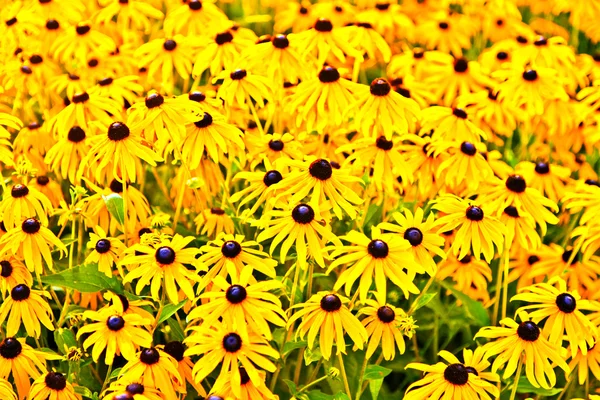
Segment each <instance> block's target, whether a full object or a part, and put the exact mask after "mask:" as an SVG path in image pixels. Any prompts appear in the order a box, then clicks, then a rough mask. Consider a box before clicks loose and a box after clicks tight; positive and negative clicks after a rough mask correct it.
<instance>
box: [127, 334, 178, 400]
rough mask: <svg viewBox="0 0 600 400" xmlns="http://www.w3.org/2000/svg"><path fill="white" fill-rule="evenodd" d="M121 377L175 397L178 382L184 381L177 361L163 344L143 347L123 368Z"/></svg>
mask: <svg viewBox="0 0 600 400" xmlns="http://www.w3.org/2000/svg"><path fill="white" fill-rule="evenodd" d="M120 375H121V377H122V378H121V379H124V380H126V381H127V382H135V383H141V384H142V385H143V386H144V387H145V388H151V389H157V390H159V391H160V392H161V393H162V394H163V396H165V397H168V398H171V399H175V398H177V394H176V392H175V387H176V385H175V384H176V382H182V378H181V376H180V375H179V372H178V370H177V361H175V359H174V358H173V357H171V356H170V355H169V354H167V353H166V352H165V351H164V350H163V349H162V346H160V347H150V348H147V349H143V350H141V351H140V352H138V353H137V354H136V357H135V358H134V359H133V360H129V361H128V362H127V364H125V366H124V367H123V369H121V374H120Z"/></svg>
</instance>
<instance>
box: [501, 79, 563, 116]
mask: <svg viewBox="0 0 600 400" xmlns="http://www.w3.org/2000/svg"><path fill="white" fill-rule="evenodd" d="M492 76H493V77H494V78H496V79H498V80H501V81H502V82H501V83H500V84H499V85H498V100H499V101H501V102H507V103H509V104H510V105H511V106H512V107H514V108H516V109H518V110H521V111H524V112H525V113H526V115H528V116H535V115H542V114H543V113H544V104H545V102H546V101H547V100H552V99H557V98H558V99H562V100H568V95H567V93H566V92H565V90H564V89H563V88H562V86H561V84H560V81H559V78H558V76H557V73H556V71H555V70H553V69H550V68H536V69H530V68H529V69H525V70H523V69H505V70H499V71H496V72H494V73H493V74H492Z"/></svg>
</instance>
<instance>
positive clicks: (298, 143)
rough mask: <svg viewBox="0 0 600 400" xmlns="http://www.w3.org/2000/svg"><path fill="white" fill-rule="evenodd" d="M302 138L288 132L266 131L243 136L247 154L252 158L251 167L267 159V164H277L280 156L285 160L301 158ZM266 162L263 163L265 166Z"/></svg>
mask: <svg viewBox="0 0 600 400" xmlns="http://www.w3.org/2000/svg"><path fill="white" fill-rule="evenodd" d="M302 139H303V138H296V137H294V135H292V134H290V133H284V134H281V133H273V134H270V133H267V134H265V135H263V136H259V137H248V135H246V136H245V140H246V143H247V146H248V156H249V158H250V159H252V163H251V168H252V169H255V167H256V166H257V165H259V164H260V163H262V162H264V161H265V159H267V160H269V161H270V163H269V165H270V164H271V163H272V164H276V165H278V162H277V160H278V159H280V158H283V159H287V160H302V159H303V158H304V152H303V151H302ZM266 164H267V163H265V167H266V166H267V165H266Z"/></svg>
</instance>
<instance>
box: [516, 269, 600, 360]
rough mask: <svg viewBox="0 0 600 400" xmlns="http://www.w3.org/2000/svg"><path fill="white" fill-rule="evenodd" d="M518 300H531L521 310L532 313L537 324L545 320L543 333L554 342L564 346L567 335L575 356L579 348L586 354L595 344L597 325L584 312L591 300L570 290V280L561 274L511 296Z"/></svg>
mask: <svg viewBox="0 0 600 400" xmlns="http://www.w3.org/2000/svg"><path fill="white" fill-rule="evenodd" d="M515 300H516V301H525V302H528V303H530V304H529V305H526V306H522V307H521V308H519V310H527V311H528V312H530V314H529V317H530V318H531V319H532V321H534V322H535V323H536V324H539V323H540V322H542V321H544V320H545V323H544V327H543V330H542V333H543V334H544V336H545V337H547V338H548V341H549V342H550V343H555V344H558V345H559V346H560V345H562V342H563V340H565V338H566V340H567V341H568V342H569V347H570V349H571V357H575V354H576V353H577V351H578V349H579V351H581V352H582V354H584V355H585V354H586V352H587V348H588V347H591V346H593V345H594V343H595V336H596V335H597V330H596V326H595V325H594V324H592V322H591V321H590V320H589V318H588V317H587V316H586V315H584V314H583V313H582V312H581V310H589V309H590V302H589V301H588V300H584V299H582V298H581V296H580V295H579V293H577V291H573V292H569V291H567V283H566V282H565V281H564V280H563V279H561V278H560V277H558V276H555V277H553V278H552V279H550V281H548V283H538V284H535V285H532V286H528V287H525V288H523V289H521V291H520V293H519V294H517V295H515V296H513V297H512V298H511V301H515ZM519 310H517V313H518V312H519ZM546 318H547V319H546Z"/></svg>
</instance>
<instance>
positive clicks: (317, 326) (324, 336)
mask: <svg viewBox="0 0 600 400" xmlns="http://www.w3.org/2000/svg"><path fill="white" fill-rule="evenodd" d="M348 302H349V300H348V299H347V298H345V297H343V296H339V295H337V294H335V293H329V292H319V293H316V294H314V295H312V296H311V297H310V299H308V300H307V301H306V303H302V304H297V305H295V306H294V308H300V307H301V309H300V310H299V311H297V312H295V313H294V315H293V316H292V317H291V318H290V320H289V322H288V326H291V325H292V324H294V323H295V322H296V321H297V320H298V319H300V318H301V319H302V322H301V323H300V325H299V326H298V330H297V332H296V336H299V337H300V338H304V337H306V336H307V334H308V347H309V348H311V349H312V348H314V347H315V339H316V337H317V334H318V335H319V349H320V350H321V353H322V354H323V358H325V359H326V360H329V359H330V358H331V349H332V347H333V345H334V344H335V346H336V349H337V350H336V354H338V355H340V354H346V341H345V339H344V335H345V334H346V333H347V334H348V336H350V338H351V339H352V341H353V342H354V345H355V346H356V347H357V348H359V349H362V348H363V347H364V345H365V343H366V342H367V340H368V333H367V330H366V329H365V327H364V326H363V325H362V324H361V323H360V321H359V320H358V318H356V316H354V315H353V314H352V313H351V312H350V310H348V306H347V305H346V304H347V303H348ZM344 303H346V304H344Z"/></svg>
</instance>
